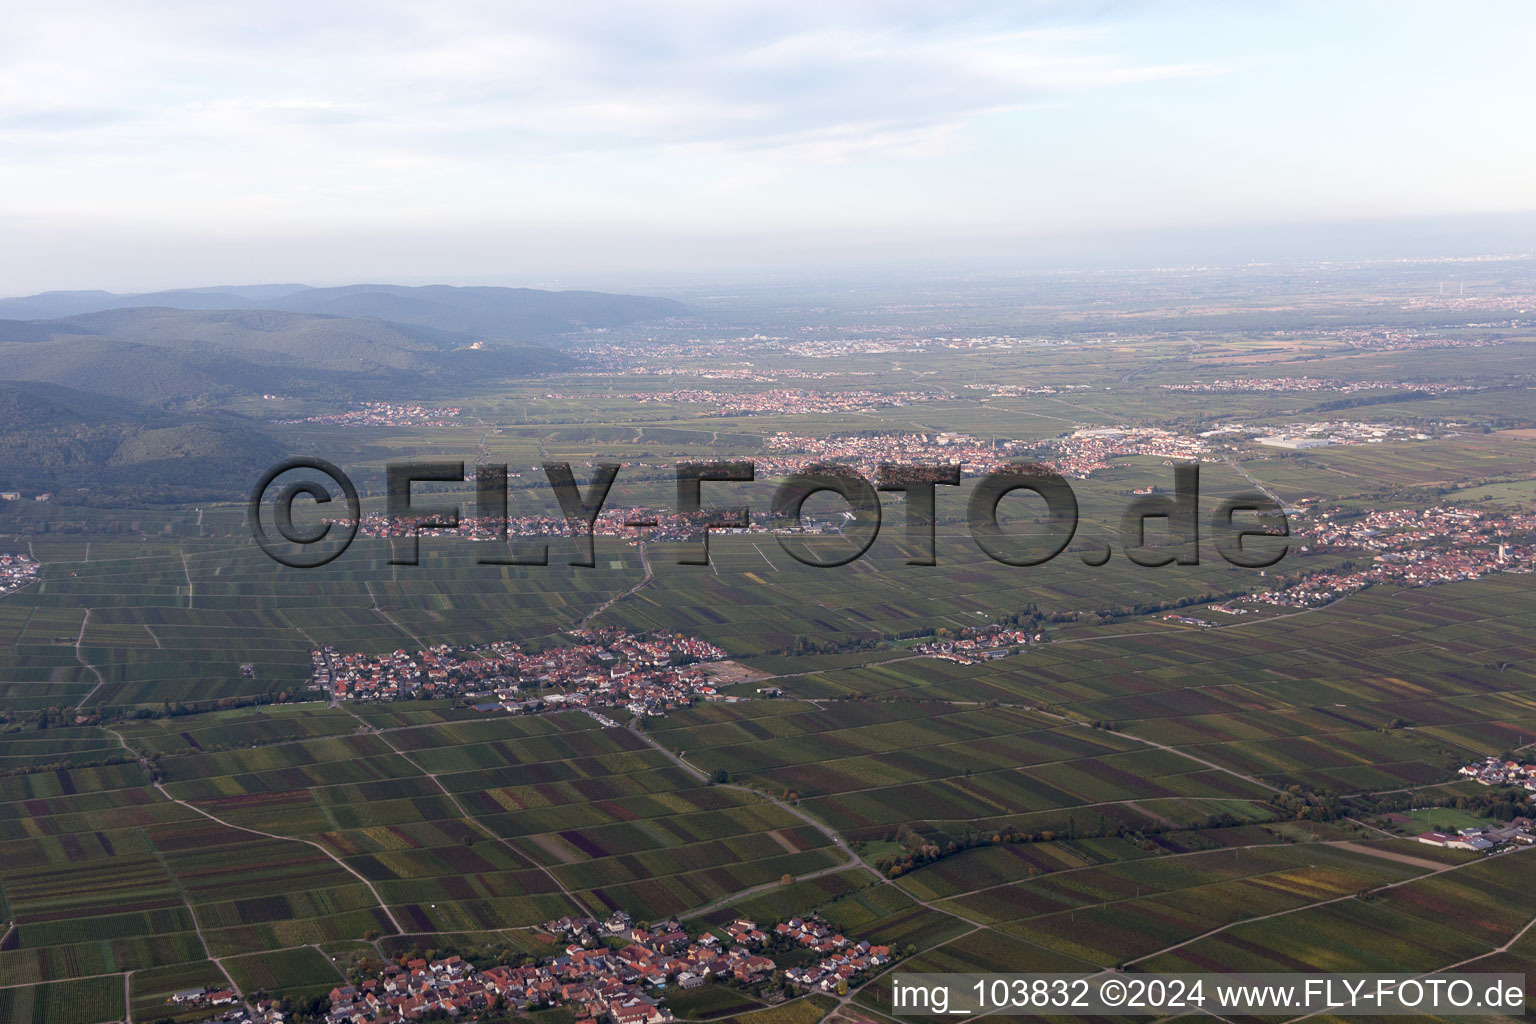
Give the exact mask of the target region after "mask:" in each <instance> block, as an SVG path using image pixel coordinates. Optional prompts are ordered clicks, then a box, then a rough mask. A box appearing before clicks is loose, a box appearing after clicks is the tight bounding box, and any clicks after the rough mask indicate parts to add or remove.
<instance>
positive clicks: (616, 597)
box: [576, 540, 655, 629]
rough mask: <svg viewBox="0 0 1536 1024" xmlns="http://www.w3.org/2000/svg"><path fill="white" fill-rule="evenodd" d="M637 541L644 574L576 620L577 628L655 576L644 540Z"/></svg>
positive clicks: (581, 627)
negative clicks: (630, 585) (638, 580)
mask: <svg viewBox="0 0 1536 1024" xmlns="http://www.w3.org/2000/svg"><path fill="white" fill-rule="evenodd" d="M638 543H639V545H640V564H641V565H642V566H643V567H644V568H645V575H644V576H641V577H640V582H639V583H636V584H635V585H634V586H632V587H630V588H629V589H628V590H626V591H624V592H623V593H622V594H614V595H613V596H612V597H610V598H609V599H608V600H606V601H604V602H603V603H602V604H600V605H598V606H597V607H596V608H593V609H592V610H591V611H589V612H587V614H585V615H583V616H582V617H581V618H580V619H579V620H577V622H576V628H577V629H586V628H587V623H589V622H591V621H592V620H593V619H595V618H597V617H598V616H599V615H601V614H603V612H605V611H607V610H608V609H609V608H612V607H613V606H614V605H616V604H618V603H619V602H620V601H622V600H624V599H625V598H626V597H628V596H629V595H631V594H633V593H635V592H636V591H638V590H639V589H640V588H641V587H643V586H645V585H646V584H647V583H649V582H651V580H652V579H653V578H654V577H655V573H653V572H652V571H651V560H650V558H649V557H648V556H647V555H646V553H645V541H643V540H641V541H639V542H638Z"/></svg>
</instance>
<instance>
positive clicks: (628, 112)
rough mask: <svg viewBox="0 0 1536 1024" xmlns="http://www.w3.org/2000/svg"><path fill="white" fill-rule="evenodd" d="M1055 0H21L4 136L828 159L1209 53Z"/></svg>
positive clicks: (911, 149) (1190, 71)
mask: <svg viewBox="0 0 1536 1024" xmlns="http://www.w3.org/2000/svg"><path fill="white" fill-rule="evenodd" d="M828 8H835V9H834V10H830V11H829V10H828ZM1057 10H1058V8H1057V7H1056V6H1055V5H1034V6H1025V7H1023V8H1018V7H1014V6H1011V5H1009V6H1002V7H998V8H993V9H990V10H989V9H986V8H982V9H980V12H979V13H977V14H975V15H974V16H971V17H968V18H966V19H964V20H961V21H959V22H953V21H951V22H936V21H935V19H934V16H933V14H932V12H931V10H930V9H929V8H928V7H927V6H926V5H918V4H901V3H896V4H889V5H880V4H857V3H855V4H850V5H847V6H846V7H839V6H838V5H826V4H811V3H777V4H769V3H760V4H742V5H716V4H703V3H686V2H675V3H665V4H660V5H650V6H646V7H644V8H643V9H642V8H639V7H636V6H634V5H630V4H619V3H613V4H598V5H581V6H580V8H579V9H575V8H571V9H554V10H550V9H542V8H536V7H532V6H525V5H508V4H502V3H486V4H480V3H471V4H462V5H416V4H392V3H376V4H361V3H340V4H322V5H315V4H309V3H302V4H301V3H278V4H265V5H259V6H258V7H253V8H247V9H239V8H230V7H228V6H226V5H199V4H190V3H160V4H148V5H119V4H112V3H78V2H77V3H67V2H66V3H61V4H55V5H46V6H45V5H38V6H35V7H32V8H30V9H27V10H24V11H19V12H17V16H16V17H15V18H14V20H13V23H12V24H10V25H8V30H7V34H8V37H9V38H8V42H5V43H0V48H3V49H0V58H7V59H8V61H7V63H8V73H7V75H6V76H5V79H4V82H0V144H10V145H12V146H15V147H19V149H18V151H19V152H22V153H23V154H24V155H26V156H27V157H28V158H29V159H31V160H34V161H42V162H46V161H47V157H46V155H45V154H44V153H43V152H42V150H41V148H40V147H38V146H37V145H36V144H37V143H38V142H39V141H40V139H41V137H43V136H52V135H56V134H58V133H61V132H68V131H74V132H77V133H78V131H79V130H80V129H83V128H92V129H95V130H96V131H95V133H94V135H93V137H92V138H91V139H89V140H80V141H79V143H78V145H79V146H80V147H86V148H89V147H94V148H95V150H96V151H97V152H98V154H99V155H101V156H103V157H105V158H109V159H110V158H111V157H113V156H116V157H119V158H121V159H122V160H123V163H124V166H125V168H132V167H153V166H155V165H156V164H157V163H158V164H160V165H163V166H168V167H169V166H175V165H176V164H178V162H180V161H182V160H184V159H186V158H187V157H188V156H189V155H190V156H192V157H194V158H195V159H198V160H209V159H212V160H213V161H214V163H215V164H222V165H226V169H227V170H228V172H229V173H230V174H231V175H232V176H233V179H234V180H235V181H239V180H241V179H243V178H245V177H248V175H246V174H244V173H242V171H241V167H242V165H244V166H246V167H251V166H255V167H260V168H262V169H263V170H264V171H265V170H269V169H270V165H271V162H270V161H268V160H266V159H262V158H259V157H258V158H257V159H256V160H255V161H254V163H252V162H251V156H252V154H260V153H261V152H262V151H263V150H269V149H273V148H277V147H281V148H283V149H284V150H285V151H287V152H289V153H292V154H294V155H296V156H298V157H301V158H303V159H306V160H310V159H315V158H319V157H324V158H325V162H326V164H327V165H331V166H344V167H347V168H351V169H352V170H353V171H355V170H356V168H357V167H358V166H359V165H360V164H363V163H367V162H368V161H371V160H377V161H380V162H382V163H385V164H393V165H395V166H400V165H401V162H402V161H403V163H404V164H405V165H409V166H417V165H420V164H423V163H431V162H437V163H438V164H440V165H441V166H442V167H444V168H445V169H446V168H447V167H449V166H450V165H455V164H457V165H459V166H463V165H464V164H465V163H466V162H467V163H470V164H474V163H482V164H483V163H488V162H494V161H497V160H507V159H519V160H524V161H558V160H561V159H564V158H570V157H583V158H585V157H590V156H592V155H594V154H610V155H612V154H622V153H626V152H629V153H633V152H645V151H654V152H661V153H677V152H687V151H691V152H695V153H698V152H705V151H707V152H709V153H711V154H713V155H714V156H717V157H724V156H726V155H728V154H731V153H737V154H740V155H749V156H751V157H753V158H756V157H759V156H761V155H762V154H763V153H764V152H767V151H771V152H773V153H774V154H775V156H776V158H777V159H779V160H781V161H791V162H810V163H815V162H820V161H830V162H837V161H842V160H847V159H849V158H850V157H851V156H853V155H856V154H860V153H866V154H881V155H884V156H888V157H898V156H900V155H902V154H903V153H916V154H921V153H925V152H928V151H929V150H930V149H931V147H932V146H933V145H935V144H938V143H939V142H943V143H944V144H954V143H955V141H956V138H957V130H958V129H960V128H961V127H962V126H963V125H965V124H966V123H967V122H968V121H970V120H971V119H974V118H977V117H984V116H986V115H988V114H989V113H991V112H997V111H1002V110H1009V109H1016V108H1018V107H1020V106H1021V105H1024V104H1028V103H1030V102H1034V101H1037V100H1039V99H1040V98H1042V97H1046V96H1051V95H1055V94H1060V93H1064V92H1074V91H1082V90H1088V89H1098V88H1109V87H1115V86H1119V85H1125V84H1130V83H1137V82H1147V81H1152V80H1158V79H1168V78H1175V77H1181V76H1192V75H1200V74H1208V73H1211V71H1212V69H1210V68H1206V67H1203V66H1200V65H1197V64H1156V65H1143V64H1140V63H1137V62H1135V61H1132V60H1128V59H1126V58H1124V57H1121V56H1118V55H1116V54H1115V53H1113V52H1108V51H1107V50H1105V49H1103V44H1102V39H1101V38H1099V33H1098V31H1097V30H1096V29H1094V28H1092V27H1089V28H1074V27H1070V26H1067V27H1062V26H1055V27H1051V26H1047V27H1043V28H1040V27H1031V26H1030V25H1028V24H1021V23H1020V22H1021V21H1023V22H1028V21H1029V20H1030V19H1031V18H1033V19H1036V20H1042V19H1043V20H1050V18H1052V17H1055V16H1056V14H1055V13H1054V12H1056V11H1057ZM1020 11H1023V12H1024V13H1023V14H1022V15H1021V14H1020V13H1019V12H1020ZM92 111H95V112H98V116H97V118H96V119H95V120H90V119H89V118H88V116H87V115H88V114H89V113H90V112H92ZM109 112H110V116H109ZM215 147H217V148H221V149H222V150H223V151H224V153H225V156H224V157H223V158H222V159H220V158H218V157H217V155H216V154H214V153H211V152H210V150H211V149H213V148H215ZM72 152H73V155H75V156H78V155H79V154H80V152H81V150H80V149H75V150H73V151H72ZM310 170H311V172H312V173H316V174H319V175H320V176H322V177H323V176H325V174H326V171H325V169H324V167H311V168H310Z"/></svg>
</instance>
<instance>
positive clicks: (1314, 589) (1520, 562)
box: [1247, 506, 1536, 608]
mask: <svg viewBox="0 0 1536 1024" xmlns="http://www.w3.org/2000/svg"><path fill="white" fill-rule="evenodd" d="M1533 530H1536V516H1532V515H1524V514H1516V513H1494V512H1475V511H1472V510H1469V509H1462V508H1457V507H1454V506H1435V507H1433V508H1428V509H1393V510H1390V511H1385V512H1370V513H1368V514H1366V515H1365V516H1363V517H1360V518H1358V519H1356V518H1336V510H1334V511H1328V512H1321V513H1318V514H1317V515H1316V516H1315V517H1313V518H1310V519H1309V520H1307V521H1306V522H1305V523H1304V524H1303V525H1302V526H1301V527H1300V529H1299V530H1298V531H1297V532H1299V533H1300V534H1301V535H1302V536H1303V537H1305V538H1306V539H1307V542H1308V543H1307V545H1306V546H1304V547H1302V548H1301V550H1302V551H1303V552H1307V551H1312V550H1321V551H1350V550H1358V551H1365V552H1375V554H1374V555H1373V556H1372V562H1371V565H1370V566H1369V567H1368V568H1365V569H1351V570H1341V571H1329V572H1319V573H1311V574H1309V575H1307V576H1305V577H1303V578H1302V579H1301V580H1299V581H1298V582H1296V583H1293V584H1290V585H1288V586H1285V587H1283V588H1280V589H1277V590H1273V591H1268V592H1264V593H1258V594H1254V595H1253V596H1252V597H1251V598H1248V599H1247V600H1248V601H1251V602H1258V603H1260V604H1269V605H1275V606H1279V607H1285V608H1315V607H1320V606H1322V605H1325V604H1329V603H1331V602H1333V601H1336V600H1338V599H1339V598H1340V597H1342V596H1344V595H1345V594H1350V593H1354V592H1355V591H1358V590H1362V589H1364V588H1365V587H1368V586H1371V585H1373V584H1380V583H1390V584H1396V585H1400V586H1409V587H1425V586H1433V585H1435V584H1439V583H1454V582H1457V581H1460V580H1475V579H1479V578H1481V577H1482V576H1484V575H1487V574H1488V573H1491V572H1513V573H1529V572H1531V571H1533V568H1536V546H1533V545H1531V544H1519V543H1514V542H1513V540H1512V538H1513V537H1515V536H1516V535H1517V534H1521V535H1525V534H1528V533H1530V532H1531V531H1533Z"/></svg>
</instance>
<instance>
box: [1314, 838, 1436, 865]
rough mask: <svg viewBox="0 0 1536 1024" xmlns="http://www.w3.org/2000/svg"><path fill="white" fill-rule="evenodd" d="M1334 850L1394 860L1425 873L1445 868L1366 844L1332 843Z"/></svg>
mask: <svg viewBox="0 0 1536 1024" xmlns="http://www.w3.org/2000/svg"><path fill="white" fill-rule="evenodd" d="M1333 845H1334V848H1335V849H1339V850H1348V851H1350V852H1351V853H1363V854H1365V855H1366V856H1369V857H1380V858H1381V859H1382V860H1395V861H1397V862H1398V863H1399V864H1408V865H1410V866H1412V867H1416V868H1423V869H1424V870H1425V871H1439V870H1440V869H1441V868H1443V867H1445V864H1444V863H1443V862H1441V861H1437V860H1430V859H1428V858H1427V857H1414V856H1412V855H1410V854H1406V853H1398V852H1397V851H1396V850H1383V849H1380V848H1378V847H1375V846H1370V845H1367V844H1366V843H1334V844H1333Z"/></svg>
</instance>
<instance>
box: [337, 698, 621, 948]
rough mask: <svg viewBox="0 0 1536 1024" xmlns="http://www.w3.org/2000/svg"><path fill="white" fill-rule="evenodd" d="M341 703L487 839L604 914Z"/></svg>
mask: <svg viewBox="0 0 1536 1024" xmlns="http://www.w3.org/2000/svg"><path fill="white" fill-rule="evenodd" d="M337 706H338V707H340V708H342V709H343V710H344V711H346V713H347V714H349V715H351V716H352V717H353V718H356V719H357V720H358V721H359V722H361V723H362V724H363V726H364V727H365V728H366V729H367V730H368V731H369V732H371V733H373V734H374V735H375V736H378V737H379V739H381V740H383V741H384V743H385V745H386V746H388V747H389V749H390V750H393V751H394V752H395V753H396V754H398V755H399V757H400V759H401V760H402V761H404V762H405V763H406V764H408V765H410V766H411V767H412V768H415V769H416V770H417V771H418V772H420V773H421V774H422V775H423V776H425V777H426V778H429V779H431V780H432V784H433V785H434V786H436V787H437V788H438V791H439V792H441V793H442V794H443V796H445V797H447V798H448V802H449V803H451V804H453V806H454V807H455V808H456V809H457V810H458V812H459V814H461V815H463V817H464V820H465V821H467V822H469V823H470V824H471V825H473V826H474V827H475V828H476V829H477V830H478V831H479V832H480V833H481V834H482V835H484V836H485V837H486V838H487V839H490V840H491V841H492V842H496V843H500V844H501V846H502V847H503V848H505V849H506V851H507V852H508V853H510V854H511V855H512V856H513V857H514V858H516V859H517V860H518V861H520V862H521V863H524V864H527V865H528V866H529V867H531V868H536V869H538V870H539V871H540V872H542V873H543V875H544V877H545V878H547V879H549V881H550V883H551V884H552V885H554V887H555V888H557V889H559V890H560V892H561V893H562V894H564V896H565V898H566V900H568V901H569V902H570V904H571V905H572V906H573V907H575V908H576V909H577V910H578V911H579V912H580V913H581V914H583V915H585V916H587V917H600V916H602V915H600V914H596V913H594V912H593V910H592V908H591V907H589V906H587V905H586V903H585V902H583V901H582V900H581V898H580V897H578V896H577V895H576V894H575V893H573V892H571V890H569V889H567V888H566V887H565V883H563V882H561V881H560V879H559V878H556V877H555V874H554V872H552V871H550V870H549V868H547V867H545V866H544V865H543V864H540V863H538V862H537V861H535V860H534V859H533V858H531V857H529V856H528V855H527V854H526V853H524V852H523V851H521V850H519V849H518V848H517V847H515V846H513V845H512V844H511V843H510V842H508V841H507V840H506V839H505V838H503V837H502V836H501V835H500V834H499V833H497V832H495V831H494V830H493V829H491V827H490V826H489V825H486V824H485V823H483V822H482V821H481V820H480V819H479V818H476V817H475V816H474V815H472V814H470V813H469V811H468V810H467V809H466V808H465V807H464V805H463V804H461V803H459V798H458V797H457V796H455V795H454V794H453V793H451V792H449V791H448V787H447V786H445V785H443V781H442V780H441V779H439V778H438V777H437V775H436V774H435V773H433V772H429V771H427V770H426V769H425V768H423V767H422V766H421V764H420V763H418V762H417V761H416V759H415V758H413V757H411V755H409V754H407V753H406V752H405V751H403V750H401V749H400V748H399V747H398V746H396V745H395V741H394V740H392V739H390V738H389V737H388V736H387V735H385V734H384V733H382V732H380V731H379V730H376V729H374V728H373V727H372V726H371V725H369V723H368V722H367V720H366V719H364V718H362V717H361V716H360V715H358V713H357V712H355V711H353V710H352V709H351V708H349V707H347V705H346V704H345V703H342V704H338V705H337Z"/></svg>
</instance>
